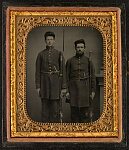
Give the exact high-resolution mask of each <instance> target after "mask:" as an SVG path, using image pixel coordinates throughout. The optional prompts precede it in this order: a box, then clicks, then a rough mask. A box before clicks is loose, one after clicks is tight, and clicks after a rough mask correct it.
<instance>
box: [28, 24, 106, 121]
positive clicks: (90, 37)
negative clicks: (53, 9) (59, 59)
mask: <svg viewBox="0 0 129 150" xmlns="http://www.w3.org/2000/svg"><path fill="white" fill-rule="evenodd" d="M63 30H64V52H63ZM47 31H53V32H54V33H55V35H56V38H55V40H56V42H55V46H54V47H55V48H56V49H57V50H59V51H62V52H63V54H64V57H65V62H66V61H67V59H69V58H70V57H72V56H74V55H75V47H74V41H76V40H78V39H84V40H85V42H86V50H85V55H86V56H88V57H89V52H90V51H92V61H93V64H94V67H95V74H96V95H95V98H94V103H93V113H94V117H93V121H94V120H97V119H98V118H99V117H100V114H101V113H102V109H103V101H104V98H103V94H104V93H103V39H102V36H101V34H100V32H99V31H98V30H96V29H95V28H92V27H36V28H34V29H32V30H31V31H30V32H29V34H28V37H27V46H26V71H27V78H26V94H27V95H26V97H27V111H28V114H29V116H30V117H31V119H32V120H35V121H41V99H40V97H39V96H38V94H37V91H36V88H35V63H36V58H37V55H38V53H39V52H40V51H42V50H43V49H45V47H46V45H45V41H44V34H45V32H47ZM63 122H70V106H69V104H68V103H65V101H63Z"/></svg>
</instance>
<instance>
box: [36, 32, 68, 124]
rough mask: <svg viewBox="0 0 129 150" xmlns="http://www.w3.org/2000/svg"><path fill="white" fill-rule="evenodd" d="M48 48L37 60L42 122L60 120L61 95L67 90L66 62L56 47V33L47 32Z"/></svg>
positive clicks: (37, 83) (37, 85) (37, 82)
mask: <svg viewBox="0 0 129 150" xmlns="http://www.w3.org/2000/svg"><path fill="white" fill-rule="evenodd" d="M44 37H45V43H46V49H44V50H42V51H41V52H40V53H39V54H38V56H37V60H36V72H35V83H36V89H37V92H38V94H39V96H40V97H41V101H42V122H46V123H47V122H60V114H59V111H60V95H64V93H65V92H66V89H65V88H66V87H65V86H66V84H65V77H66V76H65V62H64V57H63V54H62V53H61V52H59V51H58V50H56V49H55V48H54V42H55V34H54V33H53V32H46V33H45V35H44Z"/></svg>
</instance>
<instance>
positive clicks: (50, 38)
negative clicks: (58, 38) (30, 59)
mask: <svg viewBox="0 0 129 150" xmlns="http://www.w3.org/2000/svg"><path fill="white" fill-rule="evenodd" d="M45 42H46V45H47V46H53V45H54V42H55V39H54V37H53V36H47V37H46V40H45Z"/></svg>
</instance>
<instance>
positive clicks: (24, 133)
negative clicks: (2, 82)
mask: <svg viewBox="0 0 129 150" xmlns="http://www.w3.org/2000/svg"><path fill="white" fill-rule="evenodd" d="M38 15H39V17H40V16H47V18H48V20H47V19H46V20H45V17H44V18H43V19H44V22H45V23H44V22H42V20H41V18H42V17H40V19H39V20H38V19H37V20H36V21H35V25H32V26H30V25H28V24H26V23H28V22H29V21H27V19H28V17H29V16H30V17H31V19H32V22H33V21H34V20H33V18H35V17H37V16H38ZM33 16H34V17H33ZM48 16H49V17H48ZM51 16H54V18H56V19H57V18H58V21H59V20H61V19H62V17H63V16H66V17H65V18H66V20H67V23H68V24H66V25H69V26H72V25H73V22H72V19H70V18H74V19H75V18H76V22H75V26H76V25H77V26H81V25H83V26H85V25H88V23H89V22H90V26H93V27H94V25H95V22H94V21H95V20H97V19H96V18H97V17H98V16H104V17H105V16H109V18H108V17H107V18H108V19H106V22H105V20H104V19H102V20H101V19H100V20H97V21H96V23H100V22H101V24H100V25H101V30H102V31H103V32H104V31H105V32H104V33H105V34H104V35H103V34H102V35H103V39H104V38H105V37H106V38H107V37H108V36H109V37H110V38H107V39H106V38H105V40H104V43H103V47H104V49H105V50H104V55H105V56H104V64H106V65H105V67H104V68H106V69H104V76H105V79H104V83H105V84H106V86H105V87H104V95H105V96H104V99H105V100H104V110H105V108H109V107H108V106H109V105H110V111H109V113H106V116H107V117H106V116H105V120H106V118H107V120H106V121H104V120H103V116H104V115H102V116H101V117H100V119H99V120H101V118H102V120H101V122H100V123H98V124H97V121H98V120H97V121H95V122H93V123H83V124H80V123H78V124H76V123H62V124H61V123H56V124H54V123H50V124H44V123H35V122H34V121H33V120H31V119H30V118H29V116H28V115H27V111H26V109H23V113H21V114H22V115H23V117H22V118H21V120H20V119H17V118H18V113H19V111H18V109H17V108H18V106H21V105H22V108H25V105H26V102H25V101H24V100H25V98H26V82H25V80H26V65H25V64H26V55H25V49H26V37H27V34H28V33H29V31H30V30H31V29H32V28H34V27H36V26H40V25H41V26H43V23H44V24H45V25H46V26H48V25H49V26H50V25H51V26H54V25H56V26H58V25H61V24H58V23H56V22H55V21H56V20H55V19H54V22H53V20H52V22H51V21H50V17H51ZM76 16H79V19H80V18H81V22H79V20H78V18H77V17H76ZM86 16H92V17H91V18H93V17H94V18H93V19H94V20H93V19H91V20H90V19H89V20H87V19H86ZM20 17H21V18H20ZM82 18H83V19H82ZM89 18H90V17H89ZM99 18H101V17H99ZM16 19H17V20H18V19H19V22H20V21H21V22H22V21H25V22H22V23H21V25H23V26H24V25H26V28H28V30H27V31H25V30H26V28H25V29H23V28H24V27H22V28H21V26H20V25H19V26H18V24H17V22H16ZM20 19H21V20H20ZM28 20H29V19H28ZM66 20H65V19H63V21H62V25H63V24H64V21H65V23H66ZM82 20H84V21H83V22H82ZM110 21H111V22H110ZM32 22H31V21H30V22H29V23H32ZM59 22H60V21H59ZM102 23H103V24H102ZM19 24H20V23H19ZM37 24H38V25H37ZM39 24H40V25H39ZM105 24H106V27H105ZM111 25H112V26H111ZM19 29H21V30H22V31H24V34H25V36H24V37H23V39H22V38H19V40H23V45H22V46H23V49H24V51H23V53H22V55H21V54H20V55H19V56H20V57H19V61H17V58H18V52H17V51H16V50H17V48H16V46H18V43H20V42H16V41H18V39H17V34H16V30H19ZM101 30H100V31H101ZM19 31H20V30H19ZM22 31H21V32H20V33H21V34H22ZM117 31H118V32H117ZM111 33H112V36H110V35H111ZM6 35H7V36H6V37H7V39H6V42H7V49H6V52H7V53H6V56H7V60H6V62H7V70H6V71H7V77H6V79H7V108H8V109H7V120H8V121H7V136H8V140H9V141H14V140H15V139H16V140H15V141H25V140H26V139H24V137H35V138H31V141H33V139H34V141H36V140H37V141H45V142H46V141H57V138H56V139H54V138H55V137H62V138H60V139H59V141H67V142H68V141H69V138H70V137H76V138H75V139H71V140H72V141H79V142H84V141H85V142H95V141H99V142H101V140H102V139H103V138H101V137H104V138H105V139H103V141H105V142H108V141H112V142H120V141H121V140H122V81H121V80H122V79H121V78H122V75H121V38H120V37H121V33H120V9H119V8H97V7H95V8H86V7H84V8H74V7H72V8H68V7H67V8H60V7H56V8H55V7H51V8H50V7H45V8H44V7H40V8H39V7H37V8H33V7H26V8H25V7H23V8H22V7H9V8H8V9H7V26H6ZM18 36H19V35H18ZM118 37H119V38H118ZM115 41H117V42H115ZM107 48H109V49H108V52H107ZM112 50H113V52H112ZM20 52H21V51H20ZM111 52H112V54H113V56H111ZM107 55H108V56H107ZM107 61H108V63H107ZM10 63H11V65H10ZM16 63H17V66H18V65H21V64H23V65H22V67H23V73H21V74H22V76H20V77H19V76H18V73H19V72H18V71H20V70H21V68H16ZM10 69H11V71H10ZM110 71H111V72H110ZM109 74H110V75H111V76H109ZM20 79H21V81H22V82H21V81H20ZM108 81H110V82H108ZM19 83H20V84H19ZM107 83H108V85H107ZM109 83H112V84H109ZM105 84H104V85H105ZM21 85H22V86H21ZM18 90H20V91H23V93H24V94H23V95H24V97H23V98H22V99H23V103H22V104H21V103H20V105H18V102H20V100H18V101H16V100H17V99H19V98H18V95H17V94H19V92H18ZM21 95H22V94H21ZM107 96H108V102H107ZM109 100H110V101H109ZM112 100H113V103H112V102H111V101H112ZM10 102H11V103H10ZM108 104H109V105H108ZM107 105H108V106H107ZM16 109H17V110H16ZM106 110H107V109H106ZM111 110H112V112H111ZM111 114H112V115H113V117H112V116H111ZM108 115H110V119H111V118H112V119H113V120H112V119H111V120H110V119H109V116H108ZM20 117H21V116H20ZM24 117H25V118H24ZM24 119H25V120H26V123H25V125H26V126H22V127H21V126H19V128H18V126H17V125H18V124H20V123H21V124H23V122H24V121H25V120H24ZM108 119H109V120H108ZM10 120H11V122H10ZM28 120H29V121H30V122H28ZM104 122H105V123H104ZM107 122H108V125H107V126H106V123H107ZM112 122H113V123H112ZM21 124H20V125H21ZM37 124H38V128H40V130H41V129H42V127H43V128H44V131H45V132H37V130H36V132H34V129H36V127H37V126H36V125H37ZM93 124H95V126H97V128H95V126H93ZM109 125H111V126H109ZM105 126H106V127H105ZM10 127H11V128H10ZM87 127H89V128H90V130H89V131H88V130H87ZM104 127H105V128H104ZM94 128H95V129H96V130H95V129H94ZM10 129H11V133H10ZM65 129H66V130H65ZM100 129H101V131H100ZM18 130H21V131H20V132H19V131H18ZM40 130H39V131H40ZM86 130H87V132H86ZM62 131H63V132H62ZM80 131H81V132H80ZM95 131H97V132H95ZM17 137H18V138H17ZM19 137H22V139H20V138H19ZM39 137H46V138H45V139H41V138H39ZM50 137H53V138H50ZM64 137H67V138H64ZM81 137H83V138H81ZM28 140H30V139H29V138H28ZM71 140H70V142H71Z"/></svg>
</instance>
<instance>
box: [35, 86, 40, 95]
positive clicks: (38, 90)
mask: <svg viewBox="0 0 129 150" xmlns="http://www.w3.org/2000/svg"><path fill="white" fill-rule="evenodd" d="M36 90H37V92H38V96H40V88H38V89H36Z"/></svg>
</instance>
